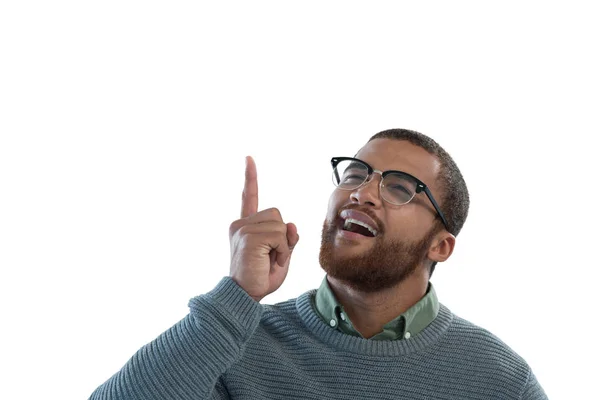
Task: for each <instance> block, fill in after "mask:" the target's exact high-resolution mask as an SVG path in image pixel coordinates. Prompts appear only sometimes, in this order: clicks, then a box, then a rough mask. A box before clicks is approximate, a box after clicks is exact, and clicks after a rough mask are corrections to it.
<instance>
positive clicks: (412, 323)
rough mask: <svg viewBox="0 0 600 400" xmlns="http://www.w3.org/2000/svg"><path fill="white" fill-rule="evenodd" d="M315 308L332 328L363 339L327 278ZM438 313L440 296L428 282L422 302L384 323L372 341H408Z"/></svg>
mask: <svg viewBox="0 0 600 400" xmlns="http://www.w3.org/2000/svg"><path fill="white" fill-rule="evenodd" d="M315 308H316V309H317V313H318V314H319V316H320V317H321V318H322V319H323V321H325V323H326V324H327V325H329V326H331V328H332V329H338V330H340V331H341V332H344V333H346V334H348V335H353V336H359V337H362V335H361V334H360V332H358V331H357V330H356V329H355V328H354V326H352V321H350V318H349V317H348V314H346V312H345V311H344V307H343V306H342V305H341V304H340V303H339V301H338V300H337V298H336V297H335V295H334V294H333V291H332V290H331V288H330V287H329V283H328V282H327V276H326V277H325V278H323V282H322V283H321V286H320V287H319V289H318V290H317V294H316V295H315ZM439 310H440V304H439V302H438V299H437V295H436V294H435V290H434V289H433V285H432V284H431V283H429V286H428V287H427V293H426V294H425V296H423V298H422V299H421V300H419V301H418V302H417V303H416V304H415V305H414V306H412V307H411V308H409V309H408V310H406V312H404V313H403V314H401V315H399V316H397V317H396V318H394V319H393V320H391V321H390V322H388V323H387V324H385V325H384V326H383V330H382V331H381V332H379V333H378V334H377V335H375V336H373V337H371V338H369V339H373V340H399V339H409V338H410V337H412V336H416V335H418V334H419V333H420V332H421V331H422V330H423V329H425V328H426V327H427V325H429V324H430V323H431V322H432V321H433V320H434V319H435V317H437V315H438V312H439Z"/></svg>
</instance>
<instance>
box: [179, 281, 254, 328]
mask: <svg viewBox="0 0 600 400" xmlns="http://www.w3.org/2000/svg"><path fill="white" fill-rule="evenodd" d="M202 303H204V304H207V303H208V304H210V305H211V308H213V307H214V309H216V310H218V313H219V314H220V315H222V316H227V317H226V319H227V320H229V323H232V324H233V325H234V326H236V327H237V328H238V329H240V330H241V331H242V332H244V333H245V334H246V335H248V334H251V333H253V332H254V331H255V330H256V328H257V327H258V324H259V322H260V318H261V316H262V311H263V307H262V305H261V304H260V303H258V302H256V301H255V300H254V299H253V298H252V297H250V295H249V294H248V293H246V291H245V290H244V289H242V288H241V287H240V286H239V285H238V284H237V283H235V281H233V279H231V278H230V277H224V278H223V279H221V281H220V282H219V283H218V284H217V285H216V286H215V288H214V289H213V290H211V291H210V292H208V293H206V294H204V295H200V296H198V297H194V298H193V299H191V300H190V303H189V306H190V310H191V312H192V314H194V313H195V312H202V311H200V310H201V309H203V306H202V305H201V304H202ZM246 335H244V336H246Z"/></svg>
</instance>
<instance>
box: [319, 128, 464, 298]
mask: <svg viewBox="0 0 600 400" xmlns="http://www.w3.org/2000/svg"><path fill="white" fill-rule="evenodd" d="M355 158H357V159H359V160H362V161H364V162H365V163H367V164H368V165H370V166H371V167H372V168H374V169H376V170H379V171H388V170H396V171H402V172H405V173H408V174H410V175H412V176H414V177H415V178H417V179H418V180H420V181H422V182H423V183H424V184H425V185H427V187H428V188H429V191H430V192H431V194H432V196H433V198H434V199H435V201H436V202H437V203H438V205H439V207H440V208H441V210H442V212H443V214H444V216H445V217H446V220H447V223H448V229H446V227H445V226H444V224H443V222H442V220H441V218H440V216H439V214H438V212H437V211H436V209H435V207H434V205H433V204H432V202H431V201H430V199H429V198H428V197H427V195H426V193H425V192H424V191H421V192H420V193H417V194H415V196H414V197H413V198H412V199H411V200H410V201H409V202H408V203H406V204H403V205H395V204H392V203H391V202H390V201H389V200H390V196H389V195H388V196H387V198H386V196H385V193H383V194H384V196H382V193H381V192H380V190H381V187H380V182H381V179H382V177H381V175H379V174H378V173H374V174H372V175H371V176H370V180H368V181H367V182H366V183H365V184H363V185H362V186H360V187H358V188H356V189H352V190H344V188H342V186H339V187H338V188H337V189H336V190H334V192H333V193H332V195H331V198H330V201H329V207H328V211H327V217H326V220H325V223H324V224H323V237H322V243H321V253H320V256H319V259H320V262H321V266H322V267H323V269H324V270H325V272H327V274H328V275H329V276H332V277H334V278H337V279H339V280H341V281H344V282H345V283H346V284H348V285H349V286H351V287H353V288H355V289H357V290H360V291H364V292H376V291H380V290H383V289H387V288H390V287H393V286H395V285H396V284H398V283H400V282H402V281H403V280H405V279H406V278H407V277H409V276H411V275H413V274H415V273H419V274H428V275H429V276H430V275H431V273H433V269H434V268H435V264H436V263H437V262H441V261H445V260H446V259H447V258H448V257H450V255H451V254H452V251H453V249H454V243H455V237H456V235H458V233H459V232H460V230H461V229H462V226H463V225H464V222H465V220H466V217H467V214H468V208H469V195H468V191H467V187H466V184H465V182H464V179H463V177H462V175H461V173H460V171H459V169H458V167H457V166H456V164H455V163H454V161H453V160H452V158H451V157H450V155H448V153H447V152H446V151H444V149H442V148H441V147H440V146H439V145H438V144H437V143H436V142H435V141H433V140H432V139H430V138H429V137H427V136H425V135H423V134H421V133H418V132H414V131H409V130H404V129H392V130H388V131H383V132H380V133H378V134H376V135H374V136H373V137H372V138H371V139H370V140H369V142H368V143H367V144H366V145H365V146H364V147H363V148H362V149H360V150H359V152H358V153H357V154H356V156H355ZM387 183H389V184H395V182H387ZM384 190H386V191H387V190H389V186H388V187H386V188H385V189H384ZM350 210H352V211H350ZM348 221H350V222H348ZM353 222H355V223H356V224H354V223H353ZM365 222H366V225H371V226H372V225H375V226H372V228H375V229H374V231H376V235H375V236H374V237H371V235H372V234H373V230H372V231H371V232H365V231H362V229H363V228H361V227H360V225H361V223H362V224H363V225H364V223H365ZM344 224H346V225H344ZM352 230H356V231H357V232H359V233H360V232H361V231H362V233H364V234H366V235H360V234H356V233H351V232H350V231H352Z"/></svg>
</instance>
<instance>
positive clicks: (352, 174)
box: [333, 160, 417, 205]
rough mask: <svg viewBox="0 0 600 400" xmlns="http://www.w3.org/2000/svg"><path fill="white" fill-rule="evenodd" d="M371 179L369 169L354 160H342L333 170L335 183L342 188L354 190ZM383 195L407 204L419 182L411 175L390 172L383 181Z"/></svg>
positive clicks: (394, 202) (398, 203)
mask: <svg viewBox="0 0 600 400" xmlns="http://www.w3.org/2000/svg"><path fill="white" fill-rule="evenodd" d="M368 179H369V169H368V168H367V166H366V165H365V164H363V163H360V162H357V161H353V160H343V161H340V162H339V163H338V164H337V166H336V167H335V169H334V171H333V183H334V185H336V186H337V187H339V188H340V189H344V190H353V189H356V188H357V187H359V186H360V185H362V184H363V183H365V182H366V181H367V180H368ZM381 189H382V193H381V195H382V197H383V198H384V199H385V200H387V201H389V202H390V203H392V204H396V205H401V204H406V203H408V202H409V201H410V200H412V198H413V197H414V196H415V194H416V190H417V182H415V181H414V179H411V178H410V177H409V176H407V175H404V174H398V173H390V174H387V175H386V176H385V178H384V179H383V182H382V183H381Z"/></svg>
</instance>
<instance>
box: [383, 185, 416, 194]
mask: <svg viewBox="0 0 600 400" xmlns="http://www.w3.org/2000/svg"><path fill="white" fill-rule="evenodd" d="M387 188H388V190H393V191H395V192H402V193H404V194H409V195H410V194H412V193H411V191H410V190H408V189H407V188H406V187H404V186H402V185H389V186H387Z"/></svg>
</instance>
